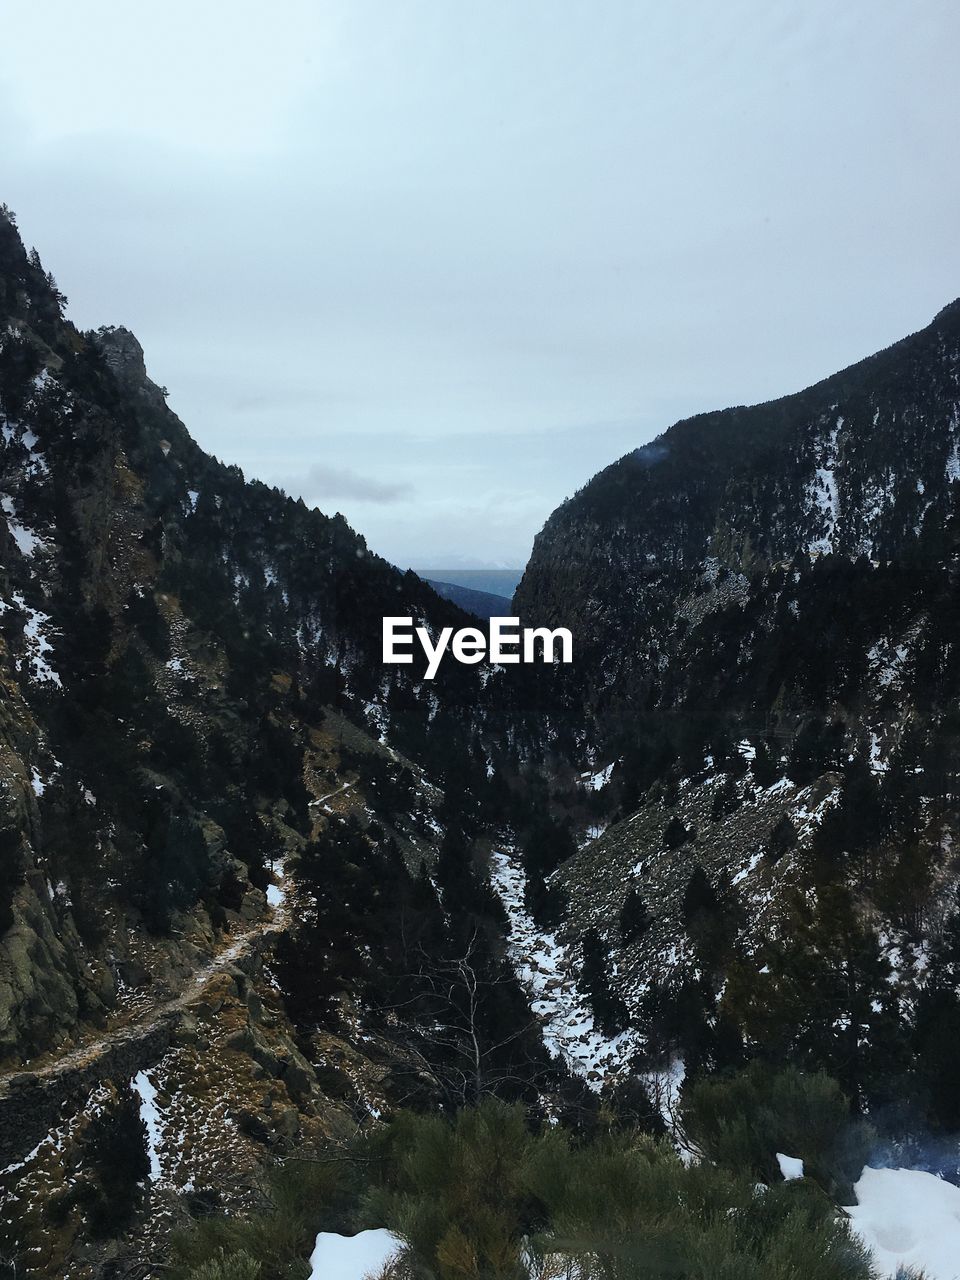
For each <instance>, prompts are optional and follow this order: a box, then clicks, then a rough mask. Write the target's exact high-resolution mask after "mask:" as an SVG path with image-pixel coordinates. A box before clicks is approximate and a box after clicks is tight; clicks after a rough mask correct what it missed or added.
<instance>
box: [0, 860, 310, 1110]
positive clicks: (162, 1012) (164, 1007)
mask: <svg viewBox="0 0 960 1280" xmlns="http://www.w3.org/2000/svg"><path fill="white" fill-rule="evenodd" d="M284 879H285V877H281V882H280V884H281V893H283V884H284ZM289 915H290V911H289V906H288V904H287V901H286V897H285V895H284V896H283V897H281V901H280V902H279V904H278V905H277V906H275V907H274V909H273V912H272V913H271V915H270V918H269V919H265V920H260V921H258V922H257V923H256V924H255V925H252V926H251V927H250V928H249V929H245V930H244V931H243V932H242V933H241V934H239V935H238V936H237V937H235V938H233V939H232V940H231V941H230V942H229V943H228V945H227V946H226V947H224V948H223V950H222V951H218V952H217V954H216V955H215V956H212V957H211V958H210V959H209V960H208V961H207V963H206V964H204V965H202V966H201V967H200V968H199V969H195V970H194V971H193V973H192V974H191V975H190V977H189V978H188V980H187V982H186V985H185V986H184V987H183V989H182V990H181V991H179V992H178V993H177V994H176V995H174V996H171V997H170V998H169V999H168V1000H163V1001H161V1002H160V1003H159V1004H154V1005H151V1006H149V1007H148V1008H146V1009H143V1010H141V1011H140V1013H139V1014H137V1015H135V1016H134V1017H132V1018H130V1019H129V1020H128V1021H126V1022H123V1023H122V1024H120V1025H119V1026H115V1027H114V1028H113V1029H112V1030H109V1031H105V1032H104V1033H103V1034H102V1035H99V1036H97V1037H96V1038H95V1039H92V1040H86V1041H84V1042H83V1043H82V1044H79V1045H77V1047H76V1048H75V1049H71V1050H70V1051H69V1052H68V1053H64V1054H61V1055H60V1056H59V1057H57V1058H55V1059H54V1060H53V1061H52V1062H50V1063H47V1064H46V1065H45V1066H41V1067H35V1068H32V1067H30V1066H29V1065H25V1066H21V1067H15V1068H13V1069H11V1070H9V1071H4V1072H3V1073H0V1094H2V1093H3V1092H4V1091H5V1086H6V1083H7V1081H9V1080H10V1079H11V1078H13V1077H18V1078H19V1079H20V1080H21V1081H22V1079H23V1077H24V1076H32V1077H34V1078H36V1080H37V1081H40V1080H50V1079H53V1078H54V1077H56V1076H58V1075H61V1074H67V1073H69V1072H71V1071H75V1070H77V1069H78V1068H79V1067H83V1066H86V1065H87V1064H88V1063H90V1062H93V1061H95V1060H96V1059H97V1058H99V1057H101V1056H103V1055H104V1054H105V1053H106V1052H107V1051H108V1050H109V1049H110V1048H111V1046H113V1045H115V1044H118V1043H121V1042H122V1041H124V1040H134V1039H137V1038H139V1037H142V1036H143V1035H144V1034H146V1033H148V1032H149V1031H151V1030H153V1029H154V1028H156V1027H159V1026H160V1024H161V1023H162V1022H164V1021H165V1020H166V1019H167V1018H169V1017H170V1016H171V1015H172V1014H175V1013H177V1012H178V1011H179V1010H181V1009H183V1008H185V1007H186V1006H187V1005H188V1004H190V1002H191V1001H192V1000H195V999H196V998H197V997H198V996H200V995H202V994H203V991H204V989H205V987H206V986H207V984H208V983H209V982H210V980H211V978H213V977H214V976H215V975H216V974H218V973H222V972H223V971H224V970H225V969H227V968H228V967H229V966H230V965H232V964H233V963H234V962H235V961H237V960H239V959H240V958H241V957H242V956H244V955H246V954H247V953H248V952H250V951H251V950H253V948H254V946H255V944H256V943H258V942H260V941H262V940H263V939H264V938H265V937H266V936H267V935H269V934H271V933H281V932H282V931H283V930H284V929H285V928H286V927H287V924H288V923H289Z"/></svg>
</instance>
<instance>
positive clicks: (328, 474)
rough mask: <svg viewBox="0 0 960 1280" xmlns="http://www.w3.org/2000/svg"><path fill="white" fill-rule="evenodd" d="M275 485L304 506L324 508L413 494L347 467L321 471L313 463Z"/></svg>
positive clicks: (395, 499)
mask: <svg viewBox="0 0 960 1280" xmlns="http://www.w3.org/2000/svg"><path fill="white" fill-rule="evenodd" d="M276 483H277V484H278V485H279V486H280V488H281V489H283V490H285V491H286V492H287V493H292V494H294V495H297V494H299V495H300V497H301V498H303V500H304V502H309V503H319V504H324V503H327V505H329V504H328V502H327V500H328V499H330V498H334V499H340V498H350V499H353V501H355V502H376V503H389V502H400V501H401V500H402V499H404V498H409V497H410V496H411V495H412V493H413V487H412V486H411V485H409V484H389V483H384V482H383V481H382V480H374V479H373V478H372V477H371V476H362V475H360V474H359V472H356V471H351V470H350V469H349V468H348V467H324V466H322V465H321V464H320V463H314V465H313V466H312V467H310V468H309V470H307V471H306V472H305V473H304V474H303V475H302V476H296V477H293V478H288V479H286V480H278V481H276Z"/></svg>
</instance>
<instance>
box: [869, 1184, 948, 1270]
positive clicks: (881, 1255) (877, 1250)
mask: <svg viewBox="0 0 960 1280" xmlns="http://www.w3.org/2000/svg"><path fill="white" fill-rule="evenodd" d="M854 1191H855V1192H856V1194H857V1204H855V1205H853V1206H851V1207H849V1208H847V1210H846V1212H847V1213H848V1214H849V1215H850V1222H851V1226H852V1228H853V1230H854V1232H855V1233H856V1234H857V1235H858V1236H859V1237H860V1239H861V1240H862V1241H863V1242H864V1244H865V1245H866V1246H867V1248H869V1249H870V1251H871V1252H872V1254H873V1257H874V1261H875V1263H876V1266H877V1268H878V1271H879V1273H880V1274H881V1275H882V1276H885V1277H886V1276H889V1277H895V1276H896V1274H897V1270H898V1268H899V1267H913V1268H914V1269H915V1270H917V1271H920V1270H922V1271H923V1273H924V1275H925V1276H926V1277H927V1280H956V1277H957V1276H958V1275H960V1187H955V1186H953V1184H952V1183H950V1182H944V1181H943V1179H942V1178H938V1177H936V1176H935V1175H934V1174H932V1173H924V1172H923V1171H921V1170H919V1169H871V1168H869V1167H868V1168H866V1169H864V1171H863V1173H862V1174H861V1176H860V1181H859V1182H858V1183H857V1184H856V1185H855V1186H854Z"/></svg>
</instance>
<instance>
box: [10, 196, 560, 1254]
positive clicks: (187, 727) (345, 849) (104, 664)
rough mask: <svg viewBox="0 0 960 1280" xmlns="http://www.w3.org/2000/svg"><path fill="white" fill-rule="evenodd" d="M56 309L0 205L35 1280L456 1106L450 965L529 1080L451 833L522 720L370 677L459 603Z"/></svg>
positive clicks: (20, 1007)
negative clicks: (416, 628) (419, 1106)
mask: <svg viewBox="0 0 960 1280" xmlns="http://www.w3.org/2000/svg"><path fill="white" fill-rule="evenodd" d="M64 302H65V300H64V299H63V297H62V295H61V294H60V292H59V290H58V289H57V287H56V283H55V281H54V280H53V277H52V276H51V275H49V273H47V272H46V271H45V270H44V269H43V267H42V265H41V262H40V259H39V256H38V255H37V254H36V252H35V251H33V252H31V253H29V254H28V253H27V252H26V251H25V250H24V247H23V245H22V244H21V242H20V239H19V236H18V233H17V230H16V226H15V224H14V221H13V218H12V216H11V215H9V213H8V212H7V211H6V210H4V211H2V213H0V423H2V441H0V507H2V520H0V682H2V690H3V692H2V699H0V775H2V791H0V842H2V848H0V1195H2V1199H3V1205H4V1212H3V1222H4V1226H3V1228H2V1230H0V1258H7V1257H9V1258H10V1259H11V1260H12V1261H11V1265H15V1264H16V1262H19V1269H18V1270H17V1272H16V1274H18V1275H20V1274H23V1268H24V1266H25V1265H26V1263H25V1261H24V1260H25V1259H28V1258H29V1259H31V1262H30V1270H29V1271H28V1274H30V1275H36V1276H41V1275H43V1276H63V1275H65V1274H68V1273H69V1274H71V1275H77V1276H80V1275H88V1274H100V1273H101V1272H102V1269H103V1268H104V1267H105V1266H106V1265H107V1258H108V1255H109V1252H110V1250H113V1251H114V1253H115V1252H116V1249H117V1247H118V1246H117V1245H116V1243H115V1241H116V1240H117V1239H125V1240H126V1241H127V1243H126V1245H124V1246H123V1248H124V1249H125V1250H127V1253H126V1254H125V1255H124V1256H126V1257H127V1259H128V1261H129V1260H130V1257H131V1256H132V1257H133V1258H136V1257H137V1256H141V1255H142V1252H143V1251H144V1250H147V1249H149V1250H153V1249H154V1248H155V1247H156V1248H157V1249H160V1248H161V1247H162V1246H161V1244H159V1243H158V1241H161V1240H162V1239H164V1238H165V1233H166V1234H168V1233H169V1226H170V1213H171V1212H173V1213H174V1217H176V1215H177V1214H179V1215H181V1216H182V1215H183V1212H184V1209H183V1206H184V1204H186V1203H188V1202H189V1203H190V1204H194V1202H193V1201H190V1196H191V1195H193V1194H194V1189H195V1190H196V1194H197V1195H198V1196H200V1199H199V1200H197V1201H196V1204H195V1205H194V1208H197V1211H198V1212H199V1211H203V1206H204V1205H206V1211H209V1209H210V1207H212V1206H213V1205H214V1204H221V1205H223V1206H225V1207H226V1206H228V1205H230V1204H235V1203H241V1202H244V1201H245V1200H246V1201H249V1199H250V1197H251V1196H252V1195H254V1194H255V1188H256V1186H257V1179H258V1178H259V1177H260V1175H261V1174H262V1172H263V1170H264V1168H265V1167H266V1166H267V1165H269V1164H270V1163H271V1162H274V1161H275V1160H276V1159H277V1158H278V1157H279V1156H282V1155H288V1156H289V1155H292V1154H294V1153H296V1152H297V1151H301V1150H307V1151H312V1150H315V1149H316V1147H317V1144H318V1143H319V1142H321V1141H322V1140H325V1141H329V1140H330V1139H331V1138H332V1136H333V1135H336V1134H340V1135H341V1136H343V1135H346V1134H348V1133H349V1132H350V1131H351V1129H352V1127H354V1126H355V1125H356V1123H357V1122H358V1118H363V1117H365V1116H367V1117H368V1116H370V1115H372V1114H375V1113H379V1111H380V1110H383V1109H386V1108H389V1107H392V1106H397V1105H399V1104H400V1100H401V1099H410V1098H414V1097H418V1098H421V1099H434V1100H436V1099H442V1098H443V1097H444V1096H445V1091H447V1092H449V1091H450V1090H454V1091H455V1090H456V1089H457V1088H458V1087H459V1088H461V1090H465V1089H466V1088H467V1086H466V1084H464V1083H463V1081H464V1077H463V1074H462V1072H461V1071H460V1069H459V1062H460V1058H461V1056H462V1054H463V1053H464V1052H465V1051H466V1050H465V1049H464V1045H465V1044H466V1037H467V1029H463V1030H462V1032H461V1030H460V1029H459V1028H460V1025H461V1024H460V1022H458V1021H456V1019H460V1018H461V1008H460V1003H459V1002H460V1001H461V998H462V999H463V1000H466V998H467V997H466V991H465V988H461V986H459V985H457V983H456V982H455V983H453V985H452V986H451V984H450V981H449V974H448V970H449V968H450V966H452V965H453V963H454V959H455V958H457V957H459V958H461V959H462V957H463V955H464V951H465V949H466V950H467V951H468V952H469V956H470V972H471V974H480V975H484V977H485V980H486V981H488V982H489V989H490V991H491V993H492V994H491V997H490V1001H489V1002H490V1003H491V1010H492V1001H493V998H494V996H495V997H496V1001H497V1013H496V1033H497V1034H496V1041H497V1042H499V1041H501V1040H502V1041H504V1043H503V1045H502V1046H501V1047H499V1048H495V1049H491V1051H490V1053H489V1054H488V1055H487V1056H486V1057H485V1059H484V1078H486V1073H488V1072H501V1073H504V1074H507V1075H509V1076H510V1078H512V1079H515V1080H516V1081H517V1084H516V1087H515V1088H516V1089H519V1090H520V1091H521V1092H522V1090H523V1088H524V1087H526V1086H524V1085H523V1083H522V1081H523V1072H524V1071H529V1070H531V1069H533V1068H530V1067H528V1066H521V1065H519V1064H520V1063H528V1064H529V1063H534V1062H537V1061H539V1066H537V1067H536V1070H538V1071H539V1070H541V1068H543V1069H547V1068H548V1067H549V1064H548V1063H547V1061H546V1058H545V1055H544V1054H543V1050H542V1046H538V1042H537V1043H534V1044H532V1045H531V1044H530V1038H531V1036H533V1037H534V1040H536V1036H535V1033H534V1032H533V1031H532V1030H531V1029H530V1028H529V1027H528V1025H527V1023H525V1022H523V1021H522V1019H523V1017H525V1016H526V1017H527V1018H528V1016H529V1015H528V1013H525V1010H526V1006H525V1004H524V1001H523V997H522V995H521V993H520V990H519V987H518V986H517V984H516V981H515V979H514V978H513V976H512V974H511V973H510V972H509V971H508V967H507V961H506V956H505V951H504V946H503V939H502V908H501V907H500V905H499V902H498V900H496V899H495V898H494V896H493V895H492V893H491V891H490V890H489V889H488V888H486V887H485V885H484V884H483V883H482V879H481V875H480V872H479V871H478V870H477V869H476V868H475V867H474V865H473V863H472V862H471V859H470V845H469V843H464V842H463V841H462V840H461V838H460V836H459V835H458V834H457V833H459V832H460V831H462V830H464V829H469V830H470V831H471V833H472V835H473V836H476V835H478V834H480V832H481V831H485V830H486V829H487V828H486V826H485V825H484V822H485V820H484V819H482V817H481V814H482V812H483V811H484V807H485V806H491V803H492V810H494V811H495V810H496V809H497V807H498V806H502V805H503V804H505V803H508V802H509V791H508V789H507V787H506V783H505V782H504V780H503V778H502V777H501V775H500V773H499V772H498V768H497V766H496V763H495V762H496V761H497V760H498V759H499V758H500V757H502V756H504V755H505V753H507V752H508V751H509V752H511V753H512V752H514V751H517V750H519V751H521V752H522V751H523V749H524V748H523V746H522V743H523V742H524V740H525V738H526V739H528V738H529V737H530V733H529V731H528V730H526V729H524V727H523V725H524V713H523V712H522V710H518V708H517V700H516V698H514V699H513V703H512V706H511V707H510V708H509V709H508V710H507V711H505V712H504V715H503V718H501V717H500V713H499V712H498V711H497V710H496V709H494V708H493V707H490V708H489V709H487V708H486V703H485V699H484V696H483V685H484V682H485V679H486V675H487V674H488V673H483V674H481V672H479V671H478V670H477V669H476V668H474V667H470V666H465V665H461V664H458V663H455V662H450V663H445V664H444V665H443V667H442V669H441V671H440V672H439V673H438V676H437V678H436V679H435V680H432V681H430V682H429V683H428V682H425V681H423V679H422V675H423V671H422V664H421V665H420V666H417V665H414V666H411V667H404V666H393V667H389V668H385V667H384V666H383V664H382V661H381V618H382V617H383V616H384V615H388V614H391V615H392V614H402V615H409V616H412V617H414V618H415V619H417V621H418V622H420V623H422V624H424V625H426V626H427V627H428V628H430V629H431V630H432V631H433V632H434V633H436V632H437V631H438V630H439V629H440V628H441V627H443V626H447V625H449V626H452V627H454V628H457V627H460V626H462V625H464V624H465V623H466V622H468V621H469V619H468V618H467V616H466V615H465V614H463V613H462V612H461V611H460V610H459V609H457V608H456V607H455V606H454V605H452V604H448V603H447V602H446V601H444V600H442V599H441V598H440V597H439V596H437V594H436V593H435V592H434V591H432V590H431V589H430V587H429V586H427V585H426V584H425V583H423V582H422V581H421V580H420V579H419V578H417V577H416V575H414V574H412V573H406V574H402V573H400V572H399V571H397V570H396V569H394V568H392V567H391V566H390V565H388V564H387V563H386V562H385V561H383V560H381V559H379V558H378V557H377V556H375V555H372V554H371V553H370V552H369V550H368V549H367V547H366V544H365V543H364V541H363V539H362V538H361V537H360V536H359V535H358V534H357V533H355V532H354V531H353V530H352V529H351V528H350V527H349V526H348V525H347V523H346V521H345V520H344V519H343V518H342V517H341V516H339V515H334V516H326V515H324V514H322V513H320V512H319V511H316V510H311V509H308V508H307V507H306V506H305V505H304V504H303V502H302V501H293V500H292V499H290V498H288V497H286V496H285V495H284V494H283V493H281V492H279V491H278V490H276V489H271V488H269V487H267V486H265V485H263V484H261V483H259V482H256V481H252V482H248V481H246V480H245V479H244V477H243V475H242V474H241V472H240V471H239V469H238V468H237V467H233V466H229V465H225V464H223V463H221V462H219V461H218V460H217V459H215V458H212V457H210V456H209V455H207V454H205V453H204V452H203V450H201V449H200V448H199V447H198V445H197V444H196V443H195V442H194V441H193V440H192V438H191V437H190V435H189V434H188V432H187V430H186V428H185V427H184V426H183V424H182V423H181V422H180V421H179V419H178V418H177V417H176V416H175V415H174V414H173V413H172V412H171V411H170V410H169V408H168V407H167V405H166V402H165V394H164V391H163V390H162V389H161V388H160V387H158V386H156V385H155V384H154V383H153V382H152V381H151V380H150V379H149V378H148V377H147V374H146V371H145V366H144V356H143V351H142V349H141V347H140V345H139V343H138V342H137V340H136V338H135V337H134V336H133V334H131V333H129V332H128V331H127V330H125V329H122V328H104V329H101V330H99V331H97V332H96V333H83V332H80V331H78V330H77V329H75V328H74V326H73V325H72V324H70V323H69V321H67V320H66V319H65V317H64ZM508 744H509V745H508ZM498 797H499V799H498ZM442 981H446V987H445V988H444V990H445V991H446V994H445V995H444V997H443V998H442V999H440V997H439V996H438V994H437V992H438V991H439V990H440V989H441V983H442ZM438 1000H439V1004H438ZM487 1003H488V1001H487V998H486V997H485V998H484V1000H482V1001H481V1002H480V1007H479V1010H478V1008H477V1007H476V1001H474V1002H473V1004H472V1005H471V1010H472V1012H471V1022H470V1027H469V1032H470V1036H471V1037H472V1039H475V1038H476V1036H478V1035H480V1034H483V1035H485V1036H490V1035H491V1033H490V1031H489V1028H488V1027H483V1025H482V1021H481V1020H482V1018H483V1017H487V1018H492V1017H493V1013H492V1012H489V1013H488V1012H487ZM441 1015H442V1016H443V1017H445V1018H446V1020H447V1024H448V1030H447V1033H446V1035H445V1036H444V1038H443V1041H442V1043H437V1039H438V1037H437V1032H436V1027H437V1021H438V1017H440V1016H441ZM451 1019H454V1020H455V1025H454V1026H453V1027H450V1026H449V1024H450V1021H451ZM518 1019H521V1022H520V1025H519V1026H517V1025H515V1024H516V1022H517V1020H518ZM472 1039H471V1042H472ZM517 1055H520V1056H519V1057H518V1056H517ZM511 1064H513V1065H511ZM144 1125H145V1126H146V1127H144ZM184 1197H186V1199H184ZM203 1197H207V1199H206V1200H204V1199H203ZM171 1206H173V1208H171ZM177 1206H179V1207H177ZM111 1241H113V1242H114V1243H112V1244H111V1243H110V1242H111ZM105 1250H106V1251H107V1252H105ZM308 1252H309V1250H308ZM111 1265H113V1264H111ZM131 1265H132V1263H131Z"/></svg>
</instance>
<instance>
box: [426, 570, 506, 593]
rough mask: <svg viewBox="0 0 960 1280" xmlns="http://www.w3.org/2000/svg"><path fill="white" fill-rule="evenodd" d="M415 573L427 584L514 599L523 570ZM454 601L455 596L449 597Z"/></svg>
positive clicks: (427, 571) (430, 571) (428, 571)
mask: <svg viewBox="0 0 960 1280" xmlns="http://www.w3.org/2000/svg"><path fill="white" fill-rule="evenodd" d="M414 573H415V574H417V575H418V576H419V577H421V578H425V579H426V580H427V582H442V583H446V584H447V585H448V586H454V587H464V588H465V589H466V590H468V591H479V592H484V593H486V594H488V595H492V596H501V597H505V598H506V599H507V600H508V601H509V600H511V599H512V598H513V593H514V592H515V591H516V589H517V586H518V584H519V582H520V579H521V578H522V577H523V569H522V568H521V569H456V568H454V569H414ZM448 598H449V599H453V598H454V597H453V596H450V597H448Z"/></svg>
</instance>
